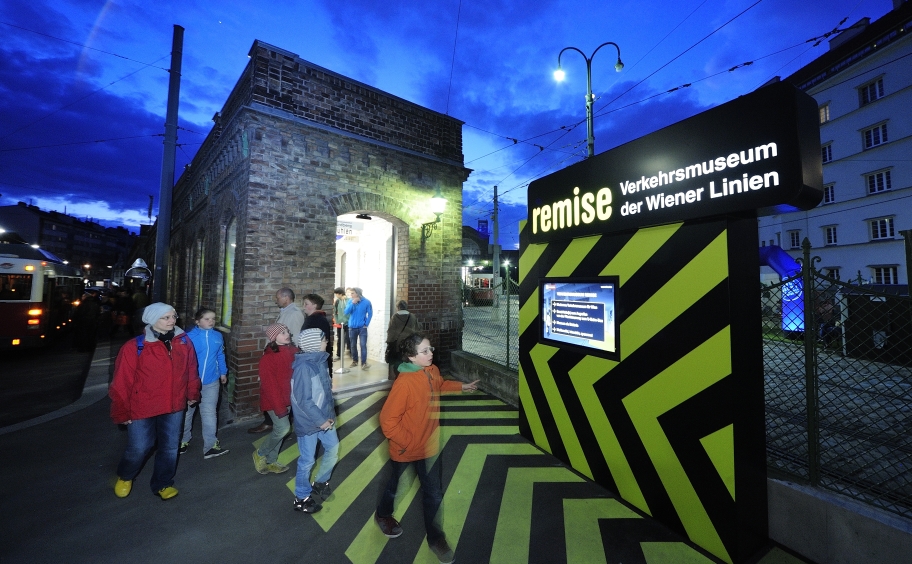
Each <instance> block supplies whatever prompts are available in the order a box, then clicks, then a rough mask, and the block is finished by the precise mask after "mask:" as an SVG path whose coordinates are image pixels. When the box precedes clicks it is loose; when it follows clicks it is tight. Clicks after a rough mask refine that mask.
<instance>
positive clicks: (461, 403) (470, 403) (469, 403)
mask: <svg viewBox="0 0 912 564" xmlns="http://www.w3.org/2000/svg"><path fill="white" fill-rule="evenodd" d="M440 405H442V406H444V407H451V406H456V407H474V406H485V407H499V406H506V405H507V404H505V403H504V402H502V401H500V400H499V399H489V400H444V401H442V402H440ZM513 412H514V413H515V412H516V409H515V408H514V409H513ZM469 413H475V412H474V411H471V412H469Z"/></svg>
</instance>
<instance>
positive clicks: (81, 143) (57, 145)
mask: <svg viewBox="0 0 912 564" xmlns="http://www.w3.org/2000/svg"><path fill="white" fill-rule="evenodd" d="M164 136H165V134H164V133H150V134H149V135H131V136H129V137H112V138H111V139H95V140H93V141H73V142H71V143H57V144H54V145H35V146H33V147H13V148H12V149H0V153H9V152H11V151H28V150H31V149H50V148H54V147H69V146H71V145H91V144H92V143H108V142H110V141H123V140H125V139H145V138H147V137H164Z"/></svg>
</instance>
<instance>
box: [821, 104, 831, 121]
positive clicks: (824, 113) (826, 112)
mask: <svg viewBox="0 0 912 564" xmlns="http://www.w3.org/2000/svg"><path fill="white" fill-rule="evenodd" d="M828 121H830V105H829V104H824V105H823V106H820V123H826V122H828Z"/></svg>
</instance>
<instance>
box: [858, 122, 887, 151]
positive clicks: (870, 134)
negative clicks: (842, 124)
mask: <svg viewBox="0 0 912 564" xmlns="http://www.w3.org/2000/svg"><path fill="white" fill-rule="evenodd" d="M862 137H863V138H864V148H865V149H873V148H874V147H877V146H879V145H883V144H884V143H886V142H887V124H885V123H882V124H880V125H875V126H874V127H872V128H870V129H865V130H864V131H863V132H862Z"/></svg>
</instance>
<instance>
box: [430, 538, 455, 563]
mask: <svg viewBox="0 0 912 564" xmlns="http://www.w3.org/2000/svg"><path fill="white" fill-rule="evenodd" d="M428 546H429V547H430V548H431V552H433V553H434V554H435V555H436V556H437V560H440V564H453V562H456V556H455V555H454V554H453V549H451V548H450V545H448V544H447V541H446V539H445V538H439V539H437V541H436V542H434V543H430V542H429V543H428Z"/></svg>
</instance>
